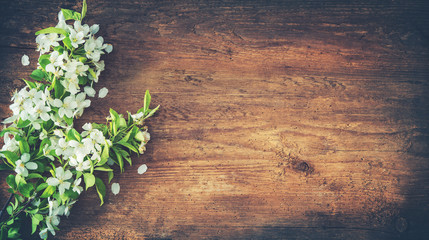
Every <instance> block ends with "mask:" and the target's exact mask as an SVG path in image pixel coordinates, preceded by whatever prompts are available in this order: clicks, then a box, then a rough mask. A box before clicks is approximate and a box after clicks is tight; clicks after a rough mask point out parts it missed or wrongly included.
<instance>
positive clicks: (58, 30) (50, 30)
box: [36, 14, 80, 36]
mask: <svg viewBox="0 0 429 240" xmlns="http://www.w3.org/2000/svg"><path fill="white" fill-rule="evenodd" d="M79 15H80V14H79ZM76 20H79V19H76ZM45 33H57V34H62V35H64V36H68V33H67V32H66V30H64V29H62V28H56V27H49V28H45V29H42V30H40V31H37V32H36V35H39V34H45Z"/></svg>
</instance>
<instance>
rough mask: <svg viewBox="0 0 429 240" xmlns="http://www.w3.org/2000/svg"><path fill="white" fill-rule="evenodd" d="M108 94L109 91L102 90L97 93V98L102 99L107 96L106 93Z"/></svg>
mask: <svg viewBox="0 0 429 240" xmlns="http://www.w3.org/2000/svg"><path fill="white" fill-rule="evenodd" d="M108 92H109V89H107V88H105V87H104V88H102V89H100V91H99V92H98V97H99V98H104V97H106V96H107V93H108Z"/></svg>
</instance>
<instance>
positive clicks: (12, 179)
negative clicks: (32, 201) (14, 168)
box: [6, 174, 16, 190]
mask: <svg viewBox="0 0 429 240" xmlns="http://www.w3.org/2000/svg"><path fill="white" fill-rule="evenodd" d="M6 183H7V185H9V186H10V187H11V188H12V189H13V190H16V182H15V176H14V175H12V174H11V175H9V176H7V177H6Z"/></svg>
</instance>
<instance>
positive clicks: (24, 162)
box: [0, 1, 159, 240]
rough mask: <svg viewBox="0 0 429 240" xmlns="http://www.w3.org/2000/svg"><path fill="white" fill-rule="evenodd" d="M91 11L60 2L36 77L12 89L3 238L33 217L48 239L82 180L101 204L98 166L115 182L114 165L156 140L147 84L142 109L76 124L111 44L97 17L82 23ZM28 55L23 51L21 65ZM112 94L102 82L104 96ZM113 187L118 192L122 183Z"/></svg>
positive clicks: (42, 39) (40, 39)
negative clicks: (149, 127) (100, 33)
mask: <svg viewBox="0 0 429 240" xmlns="http://www.w3.org/2000/svg"><path fill="white" fill-rule="evenodd" d="M85 15H86V2H85V1H84V4H83V9H82V12H81V13H78V12H75V11H73V10H68V9H62V10H61V11H60V13H59V14H58V18H59V19H58V24H57V25H56V26H55V27H50V28H46V29H43V30H40V31H38V32H37V33H36V35H37V38H36V42H37V46H38V47H37V50H38V51H39V52H40V56H39V59H38V67H37V69H36V70H34V71H33V72H32V74H31V76H30V77H31V78H32V79H33V81H27V80H24V81H25V83H26V87H24V88H22V89H21V90H19V91H16V92H15V93H14V94H13V97H12V101H13V103H12V104H11V105H10V109H11V110H12V112H13V116H12V117H10V118H7V119H6V120H5V121H4V122H3V123H4V124H6V125H5V127H4V129H3V130H2V131H1V134H0V136H1V137H3V140H4V145H3V146H2V148H1V151H0V170H3V171H9V172H11V174H10V175H8V176H7V178H6V182H7V184H8V185H9V189H8V192H9V193H10V194H11V197H10V199H9V201H8V203H9V204H7V205H6V206H5V209H4V211H2V213H1V214H0V239H2V240H3V239H22V235H21V229H22V227H23V226H24V225H25V224H28V223H31V226H32V227H31V234H34V233H36V232H39V235H40V237H41V238H42V239H47V238H48V236H49V234H52V235H55V231H56V230H58V225H59V223H60V216H64V215H65V216H68V215H69V214H70V209H71V207H72V206H73V204H74V203H75V202H76V201H77V199H78V198H79V195H80V194H81V193H82V191H83V189H84V188H83V186H81V185H83V183H84V184H85V190H87V189H88V188H90V187H93V186H95V188H96V190H97V193H98V195H99V197H100V200H101V205H102V204H103V203H104V197H105V195H106V186H105V183H104V182H103V180H102V179H101V178H99V177H98V174H95V172H97V171H99V172H104V173H107V179H108V183H109V184H110V182H111V180H112V178H113V168H114V166H115V165H117V166H119V170H120V172H123V171H124V165H125V164H126V163H128V164H130V165H131V164H132V161H131V154H132V153H135V154H137V155H138V154H143V152H144V151H145V150H146V148H145V145H146V143H147V142H148V141H149V140H150V135H149V133H148V132H147V127H145V126H144V125H143V124H144V120H145V119H147V118H148V117H150V116H152V115H153V114H154V113H155V112H156V110H157V109H158V108H159V106H158V107H156V108H155V109H150V108H149V104H150V100H151V97H150V94H149V92H148V91H146V93H145V96H144V101H143V107H142V108H141V109H140V110H138V111H137V113H136V114H131V113H127V115H126V116H123V115H122V114H118V113H117V112H116V111H114V110H113V109H110V116H109V117H107V123H106V124H96V123H92V124H91V123H86V124H84V125H83V127H82V128H83V129H84V131H83V132H81V133H79V132H78V131H77V130H76V129H75V128H74V126H73V121H74V119H75V118H78V117H80V116H81V115H82V114H83V112H84V109H85V108H87V107H89V106H90V104H91V101H90V99H88V97H94V96H95V95H96V92H95V90H94V89H93V87H92V86H93V84H94V83H97V82H98V79H99V76H100V73H101V72H102V71H103V70H104V62H103V60H100V57H101V55H103V54H105V53H110V52H111V51H112V49H113V48H112V45H110V44H106V43H104V40H103V38H102V37H96V36H95V34H96V33H97V32H98V29H99V26H98V25H97V24H94V25H92V26H88V25H87V24H83V25H82V19H83V18H84V17H85ZM67 21H73V24H72V25H70V24H67ZM28 61H29V59H28V57H26V56H24V57H23V59H22V63H23V65H28V63H29V62H28ZM106 94H107V89H106V88H103V89H102V91H100V93H99V97H104V96H105V95H106ZM143 168H144V171H146V165H144V167H143ZM142 171H143V170H141V169H139V172H142ZM82 179H83V181H82ZM114 189H115V194H116V193H117V192H119V185H117V186H116V185H114Z"/></svg>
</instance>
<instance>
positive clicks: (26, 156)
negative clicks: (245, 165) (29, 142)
mask: <svg viewBox="0 0 429 240" xmlns="http://www.w3.org/2000/svg"><path fill="white" fill-rule="evenodd" d="M21 160H22V161H23V162H28V161H30V154H29V153H24V154H22V156H21Z"/></svg>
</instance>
